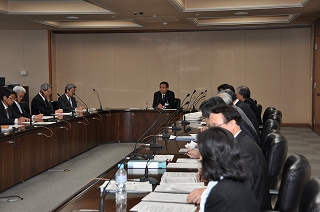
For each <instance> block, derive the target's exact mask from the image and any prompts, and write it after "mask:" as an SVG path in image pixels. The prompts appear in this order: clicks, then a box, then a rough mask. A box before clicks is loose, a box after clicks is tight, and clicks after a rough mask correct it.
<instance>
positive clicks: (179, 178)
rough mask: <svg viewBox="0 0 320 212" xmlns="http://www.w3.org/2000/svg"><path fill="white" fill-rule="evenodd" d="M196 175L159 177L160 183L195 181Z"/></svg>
mask: <svg viewBox="0 0 320 212" xmlns="http://www.w3.org/2000/svg"><path fill="white" fill-rule="evenodd" d="M197 182H198V180H197V178H196V177H172V178H161V182H160V185H161V184H162V183H197Z"/></svg>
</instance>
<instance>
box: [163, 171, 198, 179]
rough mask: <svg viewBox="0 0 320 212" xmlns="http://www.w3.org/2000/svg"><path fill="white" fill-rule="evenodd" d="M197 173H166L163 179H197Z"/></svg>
mask: <svg viewBox="0 0 320 212" xmlns="http://www.w3.org/2000/svg"><path fill="white" fill-rule="evenodd" d="M196 176H197V173H196V172H165V173H164V174H163V175H162V177H161V178H174V177H196Z"/></svg>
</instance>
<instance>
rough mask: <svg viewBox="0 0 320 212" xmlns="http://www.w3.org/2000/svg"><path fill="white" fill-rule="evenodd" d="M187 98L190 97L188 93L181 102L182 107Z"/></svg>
mask: <svg viewBox="0 0 320 212" xmlns="http://www.w3.org/2000/svg"><path fill="white" fill-rule="evenodd" d="M188 96H190V94H189V93H188V94H187V96H186V97H185V98H184V99H183V100H182V102H181V105H183V103H184V101H185V100H186V99H187V98H188Z"/></svg>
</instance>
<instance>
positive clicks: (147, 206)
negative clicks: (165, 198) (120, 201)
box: [130, 201, 197, 212]
mask: <svg viewBox="0 0 320 212" xmlns="http://www.w3.org/2000/svg"><path fill="white" fill-rule="evenodd" d="M196 208H197V207H196V206H195V205H193V204H177V203H163V202H145V201H143V202H139V203H138V204H137V205H135V206H134V207H133V208H131V209H130V211H139V212H150V211H156V212H168V211H170V212H194V211H195V210H196Z"/></svg>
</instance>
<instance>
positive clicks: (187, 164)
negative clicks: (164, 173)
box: [167, 163, 201, 169]
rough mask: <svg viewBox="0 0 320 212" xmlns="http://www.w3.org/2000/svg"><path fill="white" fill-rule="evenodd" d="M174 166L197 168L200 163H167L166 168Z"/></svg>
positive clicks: (199, 166)
mask: <svg viewBox="0 0 320 212" xmlns="http://www.w3.org/2000/svg"><path fill="white" fill-rule="evenodd" d="M170 168H175V169H197V168H201V163H200V164H197V163H168V165H167V169H170Z"/></svg>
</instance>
